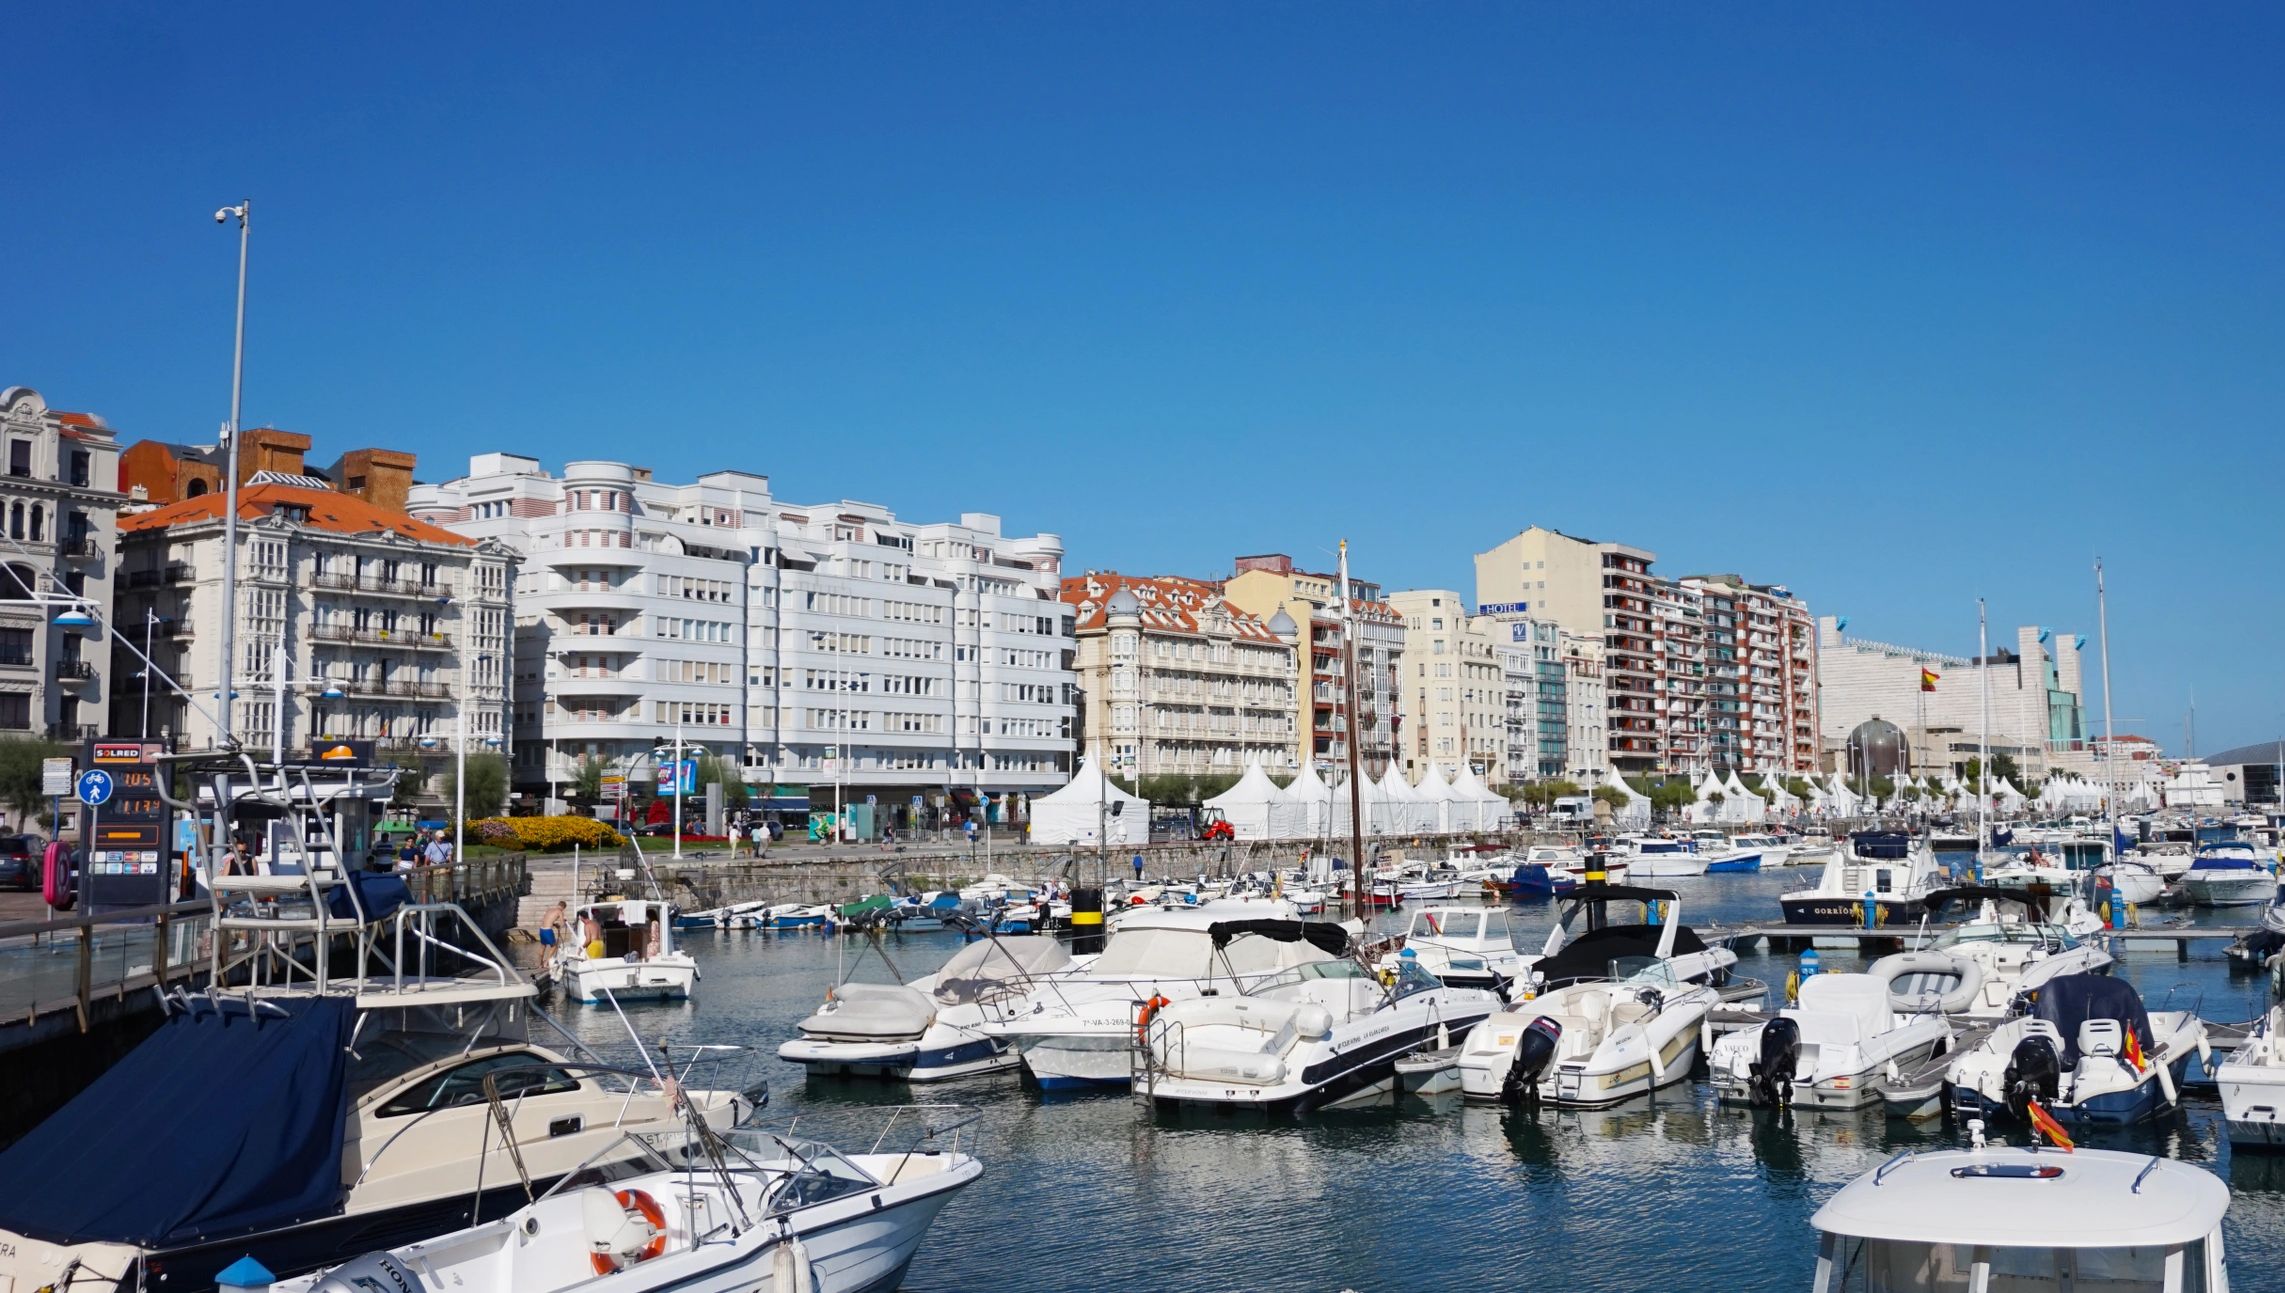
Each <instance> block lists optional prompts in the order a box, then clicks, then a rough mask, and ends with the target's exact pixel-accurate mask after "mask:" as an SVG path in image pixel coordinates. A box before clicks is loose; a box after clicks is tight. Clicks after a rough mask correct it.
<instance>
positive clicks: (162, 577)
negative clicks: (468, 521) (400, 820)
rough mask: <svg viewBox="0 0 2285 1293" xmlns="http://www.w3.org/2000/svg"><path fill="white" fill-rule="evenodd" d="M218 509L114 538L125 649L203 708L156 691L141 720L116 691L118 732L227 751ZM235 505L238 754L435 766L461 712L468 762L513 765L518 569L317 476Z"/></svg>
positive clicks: (130, 692) (127, 697) (178, 514)
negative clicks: (486, 759) (473, 758)
mask: <svg viewBox="0 0 2285 1293" xmlns="http://www.w3.org/2000/svg"><path fill="white" fill-rule="evenodd" d="M223 499H224V495H223V493H222V492H221V491H219V490H216V491H212V492H207V493H203V494H200V495H199V496H197V497H193V498H186V499H184V500H182V501H181V502H177V503H170V504H168V505H166V506H164V507H158V508H152V509H150V510H147V511H143V512H139V513H136V514H134V515H131V516H128V517H126V518H124V519H123V520H121V522H120V524H119V535H120V537H119V566H120V570H121V579H120V585H121V591H120V593H119V597H118V611H117V615H116V618H115V623H116V624H117V626H118V634H119V635H120V636H121V637H132V638H135V639H137V641H136V645H137V646H138V647H140V646H141V645H142V644H143V642H144V641H146V640H147V641H149V642H150V643H151V655H152V658H153V659H155V660H156V661H157V662H158V664H159V667H160V668H161V669H164V670H165V671H166V672H167V673H168V674H169V675H171V676H172V677H173V678H174V679H175V681H176V682H178V683H180V684H181V685H182V686H183V687H184V688H185V689H186V690H188V691H189V692H191V693H192V694H193V695H194V696H196V697H197V698H198V704H197V706H196V707H193V706H192V705H191V704H190V703H189V702H187V701H185V700H184V699H183V698H182V697H180V696H178V695H175V694H173V693H171V692H169V691H167V690H165V689H163V688H162V689H159V690H155V691H152V692H151V693H150V695H149V699H148V702H147V705H146V701H145V695H144V691H143V689H142V688H140V687H137V688H134V689H127V688H121V689H120V694H119V695H117V696H116V697H115V698H114V703H113V711H112V730H113V732H114V733H117V734H120V735H124V734H126V733H129V732H136V731H138V730H145V731H147V732H148V733H149V735H150V736H152V737H154V738H155V737H158V736H160V735H162V734H164V735H167V736H169V737H171V738H173V739H174V740H175V741H176V743H177V744H178V745H179V746H187V747H192V748H196V747H205V746H213V745H218V744H221V743H222V742H221V739H220V738H221V737H222V733H221V732H220V731H219V730H218V728H217V725H216V723H215V721H214V719H215V717H216V716H217V709H216V698H215V694H214V693H215V692H216V691H217V690H218V689H219V688H220V685H221V673H222V662H221V659H220V654H219V653H220V645H221V636H222V635H221V634H220V633H219V632H218V631H217V629H218V626H219V625H220V623H221V616H222V615H223V614H224V608H223V606H222V575H223V553H224V546H223V530H224V527H223V521H222V505H223ZM238 505H239V517H240V520H239V525H238V589H237V593H238V606H237V608H236V614H237V617H238V623H237V639H238V642H237V652H236V654H237V656H238V663H237V666H236V668H235V669H234V670H233V671H232V683H233V686H234V688H235V691H236V700H235V702H234V703H233V705H232V707H231V711H232V712H231V719H230V722H231V728H232V731H231V735H232V736H233V737H234V738H235V739H236V740H237V741H238V742H240V743H241V744H243V745H245V746H246V747H247V748H249V749H257V750H261V751H263V752H264V753H267V752H268V751H269V749H270V748H271V746H272V744H273V743H280V744H282V745H283V747H284V748H285V750H286V751H288V752H289V753H290V752H293V751H296V750H301V749H305V748H307V745H308V743H309V742H310V741H311V740H312V739H313V738H334V739H343V740H359V739H362V740H370V741H373V742H375V743H376V744H377V745H379V746H381V747H383V748H384V749H385V750H389V751H391V752H394V753H401V754H424V753H425V754H441V753H444V752H448V751H449V750H450V749H451V748H452V746H453V742H454V741H455V739H456V738H457V736H458V733H459V718H460V710H461V708H462V707H463V706H465V707H466V708H467V711H468V736H469V741H470V748H471V749H477V750H484V749H491V750H502V751H505V747H506V745H507V741H508V731H507V727H506V725H505V722H504V719H505V714H506V710H507V695H508V691H507V661H508V647H509V638H508V634H509V628H510V624H511V616H510V610H511V598H510V590H509V580H510V577H511V572H512V570H513V568H514V564H515V554H514V553H513V552H511V551H510V550H508V549H507V548H506V547H504V546H502V545H500V544H497V543H491V542H478V541H477V540H474V539H469V538H465V537H463V536H461V535H457V534H453V533H451V532H450V531H447V530H443V529H439V528H438V527H436V526H433V525H430V524H428V523H426V522H424V521H419V520H415V519H414V518H412V517H411V516H408V515H406V514H405V513H403V512H401V511H392V510H389V509H386V508H382V507H379V506H376V505H375V504H373V503H370V502H367V501H366V500H364V499H362V498H359V497H357V496H355V495H351V494H343V493H339V492H336V491H334V490H331V489H328V488H325V487H324V482H322V481H318V480H314V479H311V478H307V477H296V476H288V477H286V478H285V479H273V478H272V476H271V474H270V473H258V474H256V475H255V476H254V477H253V479H252V481H251V482H250V483H249V484H247V485H245V486H243V487H241V489H240V490H239V494H238ZM118 659H119V660H120V662H121V663H120V664H119V665H118V666H116V667H118V668H120V669H121V674H120V676H122V677H125V676H128V675H129V674H131V673H132V672H133V671H134V669H135V667H136V666H135V665H134V664H133V663H132V662H131V657H130V656H129V654H128V653H127V652H126V651H125V650H124V649H122V650H121V651H120V653H119V657H118ZM281 665H282V667H283V672H282V673H281V672H280V668H281ZM281 684H282V685H281ZM281 696H282V699H283V707H282V708H281V707H280V699H281Z"/></svg>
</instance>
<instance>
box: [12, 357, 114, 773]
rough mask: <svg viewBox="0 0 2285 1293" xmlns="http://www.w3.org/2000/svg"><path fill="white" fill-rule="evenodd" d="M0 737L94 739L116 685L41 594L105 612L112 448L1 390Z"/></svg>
mask: <svg viewBox="0 0 2285 1293" xmlns="http://www.w3.org/2000/svg"><path fill="white" fill-rule="evenodd" d="M0 439H4V440H5V441H6V451H7V475H6V476H5V477H0V525H4V526H5V527H6V539H5V542H4V543H0V546H4V547H5V548H6V549H7V554H6V556H5V557H4V558H0V564H5V565H6V566H7V571H6V573H5V575H0V733H15V734H25V735H45V736H47V737H49V738H50V739H53V740H58V741H81V740H85V739H86V738H88V737H90V736H93V735H97V732H96V730H95V729H96V728H97V727H98V726H99V725H100V724H101V723H102V722H103V718H104V698H105V697H106V696H108V695H109V694H110V691H111V687H110V680H111V678H112V677H114V676H115V675H114V674H113V671H112V667H111V659H110V652H108V651H105V650H103V649H102V648H101V647H100V646H98V645H96V644H98V643H100V642H101V641H102V638H101V636H100V635H99V634H97V635H89V634H85V633H82V632H81V631H79V630H76V629H72V628H68V627H62V626H58V625H56V624H55V623H54V622H53V621H54V619H55V616H56V614H57V613H58V609H59V608H57V607H53V606H42V605H39V604H36V603H35V601H34V599H35V598H36V597H37V596H39V595H41V594H44V593H48V592H61V593H65V594H70V595H75V596H80V597H85V598H86V599H87V600H88V601H90V602H92V603H94V604H95V606H96V608H97V609H98V610H100V611H106V612H107V611H108V610H109V609H110V606H111V592H112V586H113V582H114V577H115V574H116V570H117V566H118V559H117V557H116V556H115V555H114V548H115V546H116V541H117V538H118V530H117V525H116V523H117V518H118V513H119V503H120V496H119V494H118V492H117V491H116V490H115V489H114V486H115V485H117V483H118V480H119V463H118V457H119V441H118V440H117V438H116V437H114V436H113V435H112V433H111V428H110V427H108V426H106V425H104V422H103V419H101V418H99V417H96V416H94V415H93V414H89V413H67V412H64V411H63V410H60V409H51V408H49V407H48V404H47V401H46V400H44V399H42V398H41V397H40V393H39V392H38V391H35V390H32V389H30V388H28V387H23V386H11V387H8V388H7V389H5V390H0Z"/></svg>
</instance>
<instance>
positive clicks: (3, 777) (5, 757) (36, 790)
mask: <svg viewBox="0 0 2285 1293" xmlns="http://www.w3.org/2000/svg"><path fill="white" fill-rule="evenodd" d="M70 753H71V751H70V750H67V749H65V748H64V747H63V746H61V745H57V744H55V743H53V742H50V741H37V740H10V741H0V803H6V804H7V805H8V808H9V810H10V811H12V812H14V813H16V814H17V815H18V816H20V817H22V818H24V820H26V821H35V820H36V821H48V816H49V812H50V805H49V803H48V797H47V796H46V795H43V794H41V793H40V761H41V760H43V759H60V758H63V757H64V756H66V755H68V754H70ZM48 824H49V826H50V827H53V825H54V823H53V822H52V821H48Z"/></svg>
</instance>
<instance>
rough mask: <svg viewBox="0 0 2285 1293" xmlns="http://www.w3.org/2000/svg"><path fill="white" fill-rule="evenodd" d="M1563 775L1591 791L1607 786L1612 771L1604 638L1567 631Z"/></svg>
mask: <svg viewBox="0 0 2285 1293" xmlns="http://www.w3.org/2000/svg"><path fill="white" fill-rule="evenodd" d="M1561 651H1562V660H1563V722H1564V738H1563V759H1564V770H1563V775H1564V777H1565V778H1566V779H1568V780H1570V781H1573V782H1576V783H1578V784H1579V785H1581V786H1584V787H1586V788H1587V789H1589V790H1592V789H1594V788H1595V787H1596V786H1599V785H1604V784H1606V783H1607V779H1608V777H1609V774H1610V772H1611V748H1610V744H1609V729H1608V728H1607V727H1605V726H1604V722H1605V719H1604V691H1603V640H1602V638H1600V637H1597V636H1590V635H1585V634H1579V633H1564V634H1563V635H1562V639H1561Z"/></svg>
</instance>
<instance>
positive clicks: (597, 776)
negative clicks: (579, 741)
mask: <svg viewBox="0 0 2285 1293" xmlns="http://www.w3.org/2000/svg"><path fill="white" fill-rule="evenodd" d="M564 798H566V799H569V800H571V801H572V802H573V803H578V804H585V805H587V806H588V807H589V808H591V809H592V808H593V807H595V805H597V804H599V803H602V802H603V761H602V760H601V759H597V758H593V757H588V758H583V759H581V760H580V761H579V764H578V766H577V767H575V768H573V769H572V770H571V785H570V786H569V787H568V788H566V789H565V791H564Z"/></svg>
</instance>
